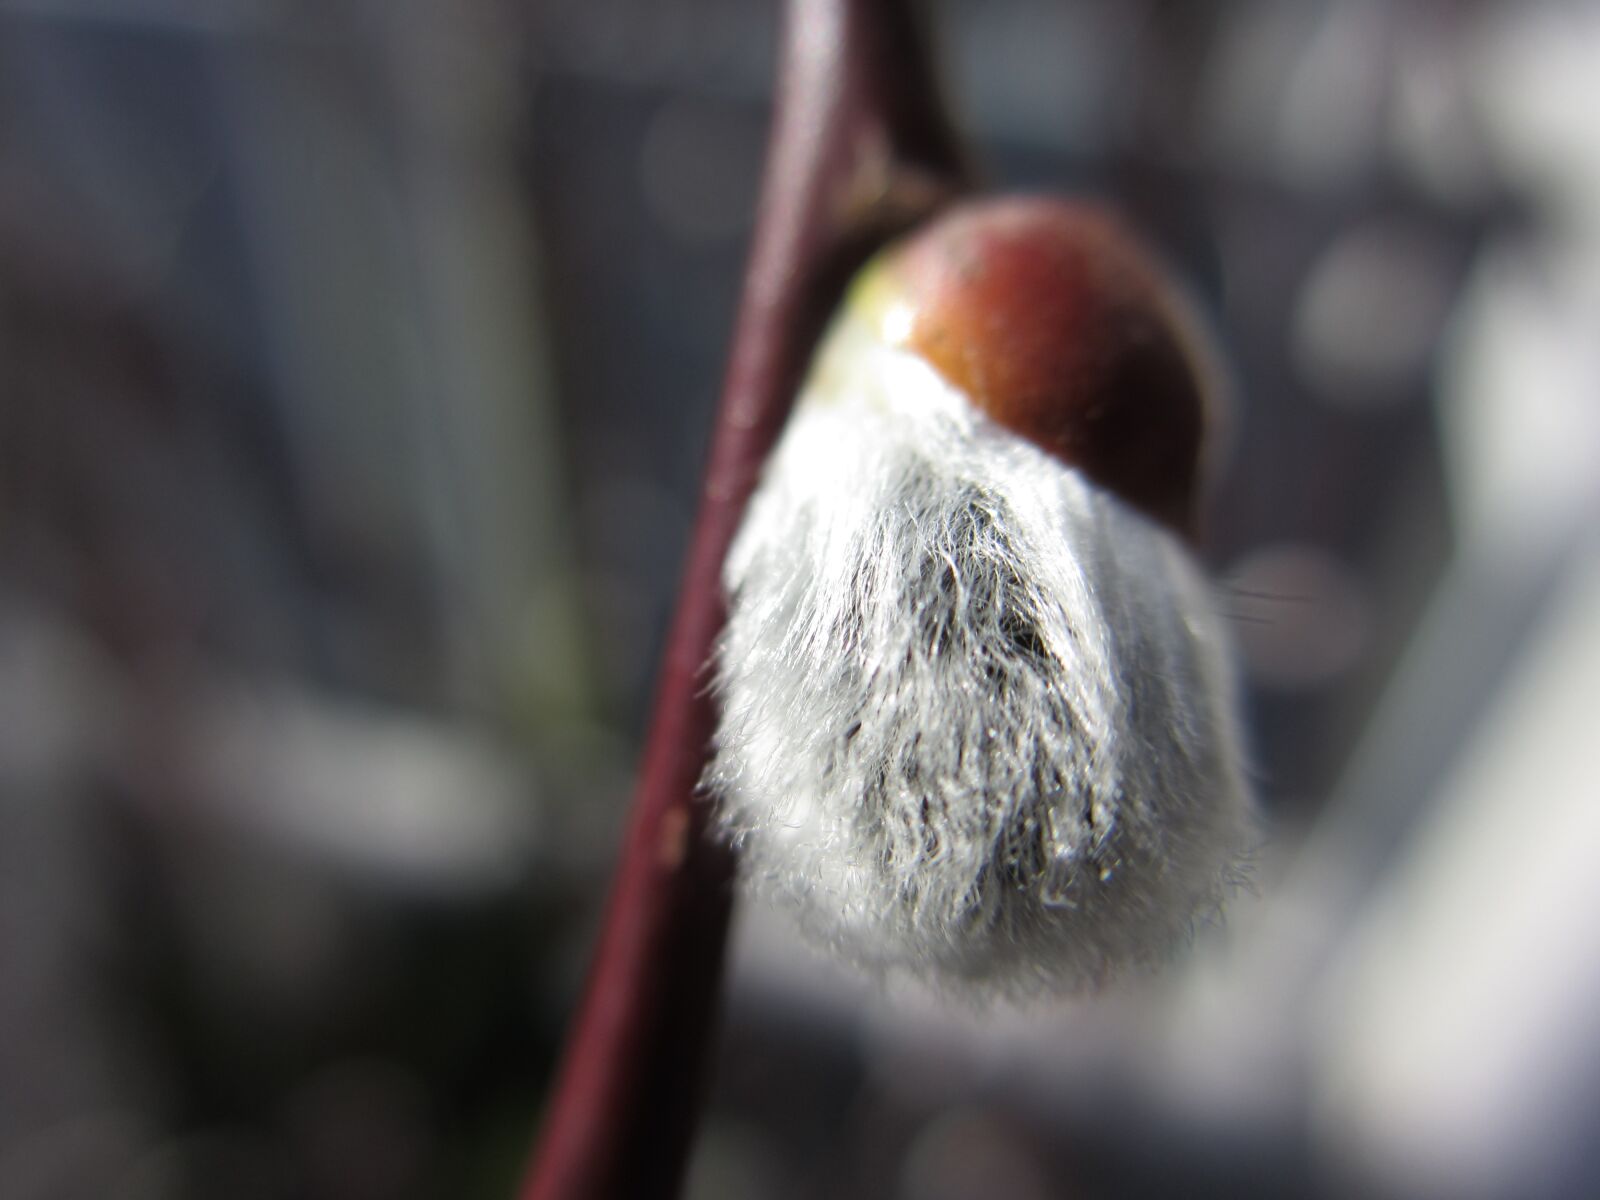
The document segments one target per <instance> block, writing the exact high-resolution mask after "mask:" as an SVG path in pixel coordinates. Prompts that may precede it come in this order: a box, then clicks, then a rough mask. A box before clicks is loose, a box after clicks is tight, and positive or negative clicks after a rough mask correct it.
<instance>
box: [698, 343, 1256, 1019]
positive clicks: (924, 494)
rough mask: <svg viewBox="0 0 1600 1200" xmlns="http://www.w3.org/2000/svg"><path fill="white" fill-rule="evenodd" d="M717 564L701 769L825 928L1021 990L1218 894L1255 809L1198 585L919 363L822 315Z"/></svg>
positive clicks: (801, 912) (754, 857) (1059, 979)
mask: <svg viewBox="0 0 1600 1200" xmlns="http://www.w3.org/2000/svg"><path fill="white" fill-rule="evenodd" d="M724 578H725V585H726V588H727V591H728V594H729V601H730V614H729V620H728V626H727V631H726V634H725V637H724V640H723V643H722V645H721V647H720V649H719V653H718V658H717V687H718V692H719V695H720V699H721V704H722V720H721V725H720V728H719V730H718V733H717V738H716V746H715V755H714V758H713V761H712V764H711V766H710V768H709V770H708V773H707V777H706V782H707V785H708V786H709V788H710V790H711V792H712V793H713V795H714V796H715V798H716V801H717V804H718V812H719V816H720V820H721V822H722V825H723V827H724V829H725V830H726V831H727V832H728V833H729V834H730V835H731V836H732V837H733V838H734V839H735V840H736V841H737V842H738V843H739V844H740V846H741V849H742V863H743V868H742V869H743V872H744V876H745V880H746V883H747V885H748V887H749V888H751V889H752V890H754V891H755V892H756V893H758V894H760V895H764V896H766V897H769V898H771V899H773V900H775V901H777V902H779V903H781V904H782V905H784V906H786V907H788V908H790V909H792V910H793V911H795V912H796V913H797V915H798V917H799V919H800V922H801V925H802V927H803V928H804V929H805V930H806V931H807V932H808V933H810V934H811V935H812V936H814V937H815V938H817V939H820V940H822V941H824V942H826V943H828V944H831V945H832V946H834V947H835V948H837V949H838V950H839V951H841V952H842V953H844V954H845V955H846V956H848V957H849V958H852V959H854V960H856V961H858V962H859V963H862V964H864V965H868V966H872V967H880V968H881V967H892V968H903V969H906V970H909V971H910V972H912V973H914V974H917V975H920V976H922V977H924V978H926V979H928V980H931V981H934V982H939V983H945V984H949V985H954V986H956V988H957V990H969V991H970V990H977V991H981V992H1000V993H1009V994H1013V995H1018V994H1026V993H1030V992H1034V991H1039V990H1043V989H1045V988H1051V987H1075V986H1079V985H1083V984H1088V983H1092V982H1095V981H1098V980H1100V979H1101V978H1103V977H1104V976H1105V975H1106V973H1107V972H1108V971H1109V970H1111V969H1112V968H1114V967H1116V966H1118V965H1121V964H1125V963H1129V962H1143V961H1151V960H1155V959H1159V958H1161V957H1163V956H1164V955H1165V954H1166V953H1167V952H1168V951H1169V950H1170V949H1171V948H1172V947H1173V946H1174V945H1175V944H1177V943H1180V942H1181V941H1182V940H1183V937H1184V935H1185V933H1186V932H1187V931H1188V930H1189V928H1190V927H1191V926H1192V924H1193V922H1194V920H1195V919H1196V917H1197V916H1199V915H1201V914H1203V913H1204V912H1205V911H1206V910H1208V909H1210V908H1212V907H1214V906H1215V904H1216V903H1217V901H1218V900H1219V899H1220V897H1221V895H1222V893H1223V891H1224V890H1225V888H1226V885H1227V883H1228V882H1229V880H1230V878H1231V877H1232V876H1233V874H1234V873H1235V869H1236V864H1237V863H1238V861H1239V857H1240V853H1241V849H1242V848H1243V846H1244V844H1245V840H1246V838H1247V836H1248V829H1249V826H1250V802H1249V799H1248V795H1247V789H1246V786H1245V784H1244V781H1243V774H1242V767H1241V755H1240V750H1239V747H1238V739H1237V734H1236V731H1235V727H1234V717H1233V707H1232V697H1231V680H1230V673H1229V670H1228V667H1227V660H1226V656H1225V655H1224V653H1223V650H1222V645H1221V643H1222V638H1221V633H1220V629H1219V627H1218V621H1217V618H1216V616H1215V614H1214V609H1213V604H1212V598H1211V594H1210V591H1209V588H1208V587H1207V585H1206V583H1205V581H1204V580H1203V579H1202V578H1201V576H1200V575H1199V573H1198V571H1197V569H1196V567H1195V566H1194V565H1193V564H1192V563H1191V561H1190V559H1189V556H1188V554H1187V553H1186V552H1185V550H1184V549H1183V547H1182V546H1181V545H1180V544H1179V543H1178V541H1177V540H1176V539H1175V538H1174V537H1173V536H1172V535H1170V534H1169V533H1168V532H1167V531H1166V530H1165V529H1163V528H1161V527H1159V526H1158V525H1156V524H1155V523H1154V522H1153V521H1151V520H1150V519H1148V518H1147V517H1145V516H1144V515H1142V514H1140V513H1138V512H1136V511H1135V510H1133V509H1132V508H1130V507H1129V506H1127V505H1126V504H1124V503H1123V502H1121V501H1120V500H1118V499H1117V498H1116V497H1114V496H1112V495H1110V494H1109V493H1107V492H1106V491H1104V490H1103V489H1101V488H1099V487H1097V486H1096V485H1094V484H1093V483H1090V482H1089V481H1088V480H1086V479H1085V478H1084V476H1082V475H1081V474H1080V473H1078V472H1077V471H1075V470H1073V469H1071V468H1068V467H1066V466H1063V465H1062V464H1061V463H1060V462H1059V461H1058V460H1056V459H1054V458H1052V457H1050V456H1049V455H1047V454H1045V453H1043V452H1042V451H1040V450H1039V449H1037V448H1036V447H1034V446H1033V445H1032V444H1031V443H1029V442H1027V441H1025V440H1023V439H1022V438H1019V437H1017V436H1016V435H1014V434H1012V433H1010V432H1009V431H1007V430H1004V429H1002V428H1001V427H999V426H997V425H996V424H994V423H993V422H992V421H991V420H989V419H988V418H987V417H985V416H984V415H982V414H981V413H979V412H978V411H977V410H975V409H974V408H972V406H971V405H970V404H968V402H967V401H966V400H965V398H964V397H963V396H962V395H961V394H960V393H958V392H957V391H955V390H953V389H952V388H951V387H950V386H949V385H948V384H946V383H945V382H944V381H943V380H942V379H941V378H940V377H939V376H938V375H937V374H936V373H935V372H934V371H933V369H932V368H930V367H929V366H928V365H927V364H926V363H925V362H923V361H922V360H921V359H919V358H916V357H914V356H913V355H910V354H908V353H905V352H903V351H899V350H895V349H891V348H889V347H886V346H884V345H883V344H882V343H880V342H878V341H876V340H875V339H873V338H872V337H871V336H870V335H868V334H867V333H866V332H865V331H864V329H863V328H862V327H861V326H860V325H858V324H855V323H853V322H851V321H849V320H848V319H847V320H845V321H844V322H842V323H841V324H840V325H839V326H838V327H836V329H835V330H834V332H833V333H832V334H831V335H830V339H829V343H828V345H827V346H826V347H825V349H824V353H823V356H822V358H821V359H820V360H819V363H818V366H817V367H816V369H815V370H814V371H813V374H812V378H811V380H810V381H809V382H808V384H807V388H806V392H805V394H804V395H803V396H802V398H801V401H800V404H799V406H798V407H797V409H796V411H795V414H794V416H793V418H792V419H791V421H790V424H789V427H788V428H787V430H786V431H785V433H784V435H783V438H782V440H781V442H780V444H779V445H778V447H777V449H776V451H775V452H774V455H773V457H772V459H771V461H770V463H769V464H768V466H767V469H766V474H765V476H764V479H763V482H762V484H761V486H760V488H759V489H758V491H757V493H756V495H755V497H754V499H753V501H752V503H751V505H750V508H749V511H748V513H747V515H746V517H745V522H744V525H743V527H742V529H741V531H740V533H739V536H738V538H737V540H736V542H735V544H734V546H733V549H732V552H731V554H730V556H729V558H728V562H727V566H726V570H725V576H724Z"/></svg>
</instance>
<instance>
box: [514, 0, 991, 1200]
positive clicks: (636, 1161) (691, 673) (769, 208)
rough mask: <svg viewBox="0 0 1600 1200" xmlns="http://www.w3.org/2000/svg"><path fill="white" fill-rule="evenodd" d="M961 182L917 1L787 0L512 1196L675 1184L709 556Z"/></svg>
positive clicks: (693, 1025)
mask: <svg viewBox="0 0 1600 1200" xmlns="http://www.w3.org/2000/svg"><path fill="white" fill-rule="evenodd" d="M966 178H967V172H966V169H965V165H964V161H963V157H962V155H961V152H960V151H959V149H958V146H957V142H956V139H955V137H954V135H953V134H952V132H951V129H950V126H949V124H948V122H947V121H946V119H945V115H944V111H943V108H942V105H941V102H940V99H939V96H938V92H937V89H936V88H935V86H934V77H933V72H932V70H931V67H930V64H929V59H928V54H927V50H926V46H925V44H924V41H923V37H922V31H921V29H920V27H919V24H918V22H917V20H916V17H915V14H914V13H913V11H912V0H790V2H789V3H788V5H787V7H786V14H785V24H784V39H783V48H782V51H781V54H780V78H779V81H778V91H777V103H776V112H775V117H774V124H773V132H772V139H771V143H770V149H769V153H768V161H767V166H766V174H765V178H764V183H763V188H762V195H761V202H760V208H759V211H758V217H757V225H756V233H755V239H754V243H753V245H752V249H751V255H750V261H749V266H748V269H747V272H746V275H745V282H744V291H743V297H742V300H741V303H740V308H739V315H738V321H737V325H736V327H735V331H734V337H733V346H732V351H731V355H730V358H729V364H728V371H727V377H726V382H725V385H724V389H723V395H722V403H721V408H720V410H719V414H718V417H717V422H716V426H715V430H714V433H713V440H712V445H711V451H710V456H709V460H708V467H707V470H706V475H705V481H704V487H703V490H702V494H701V501H700V509H699V514H698V518H697V520H696V523H695V529H694V535H693V540H692V543H691V546H690V549H689V554H688V559H687V563H686V565H685V568H684V573H683V579H682V583H681V587H680V591H679V600H678V607H677V613H676V617H675V620H674V622H673V625H672V629H671V632H670V634H669V636H668V640H667V646H666V651H665V655H664V659H663V662H662V665H661V672H660V680H659V683H658V686H657V693H656V702H655V708H654V715H653V718H652V722H651V727H650V732H649V736H648V740H647V743H646V747H645V752H644V757H643V764H642V768H641V771H640V776H639V783H638V790H637V792H636V794H635V799H634V807H633V812H632V816H631V818H630V823H629V827H628V831H627V834H626V838H625V842H624V845H623V848H622V853H621V858H620V861H619V863H618V866H617V870H616V876H615V881H614V884H613V888H612V893H611V898H610V904H609V908H608V911H607V916H606V920H605V925H604V929H603V931H602V934H601V938H600V943H599V947H598V949H597V951H596V954H595V960H594V965H593V968H592V970H591V974H590V977H589V982H588V986H587V989H586V992H585V995H584V998H583V1002H582V1004H581V1006H580V1008H579V1010H578V1013H577V1016H576V1018H575V1020H574V1023H573V1026H572V1029H571V1032H570V1034H569V1038H568V1042H567V1047H566V1051H565V1056H564V1059H563V1061H562V1064H561V1067H560V1071H559V1075H558V1078H557V1082H556V1085H555V1089H554V1091H553V1092H552V1095H551V1099H550V1101H549V1105H548V1108H547V1116H546V1120H545V1124H544V1128H543V1131H542V1134H541V1137H540V1141H539V1146H538V1150H537V1152H536V1154H535V1156H534V1158H533V1161H532V1165H531V1167H530V1169H529V1172H528V1175H527V1178H526V1180H525V1182H524V1185H523V1189H522V1193H521V1194H522V1200H579V1198H583V1200H603V1198H611V1197H618V1198H620V1197H628V1198H630V1200H632V1198H641V1197H642V1198H648V1197H670V1196H672V1195H674V1194H675V1193H676V1191H677V1187H678V1179H679V1176H680V1175H681V1172H682V1166H683V1161H684V1157H685V1154H686V1151H687V1146H688V1142H689V1135H690V1133H691V1130H692V1126H693V1122H694V1116H695V1111H696V1108H697V1107H698V1099H699V1093H700V1090H701V1080H702V1076H703V1064H704V1060H705V1057H706V1043H707V1041H708V1038H709V1035H710V1030H711V1025H712V1014H713V1011H714V1009H715V1002H716V995H717V987H718V980H719V976H720V974H721V965H722V957H723V947H724V942H725V939H726V930H727V923H728V916H729V912H730V908H731V887H730V883H731V879H732V876H733V870H734V863H733V859H732V855H731V852H730V851H729V850H728V849H727V848H726V847H725V846H722V845H720V844H718V843H717V841H716V840H715V839H714V838H713V837H711V836H710V835H709V832H708V830H707V813H706V808H705V805H704V803H703V801H702V800H701V799H700V798H699V797H698V796H697V794H696V786H697V783H698V781H699V778H700V775H701V772H702V770H703V768H704V763H705V758H706V753H707V749H708V745H709V742H710V738H711V734H712V730H713V726H714V720H715V714H714V701H713V698H712V697H711V696H710V695H709V692H708V689H707V675H706V670H705V668H706V665H707V663H708V662H709V660H710V658H711V654H712V649H713V646H714V644H715V642H716V639H717V636H718V634H719V632H720V630H721V628H722V624H723V620H724V610H723V599H722V593H721V587H720V575H721V569H722V562H723V559H724V557H725V556H726V554H727V550H728V545H729V543H730V542H731V540H732V538H733V534H734V531H735V529H736V527H737V525H738V521H739V518H740V515H741V513H742V512H743V510H744V506H745V503H746V501H747V500H748V499H749V496H750V493H751V490H752V489H753V487H754V485H755V482H756V479H757V476H758V475H759V473H760V469H761V464H762V463H763V461H764V460H765V458H766V456H767V453H768V451H769V450H770V449H771V448H772V445H773V443H774V442H775V440H776V438H777V436H778V432H779V430H780V429H781V428H782V425H783V422H784V419H785V417H786V416H787V414H788V410H789V407H790V404H791V403H792V401H793V398H794V395H795V392H796V390H797V388H798V386H799V384H800V380H801V377H802V374H803V372H804V370H805V367H806V363H807V360H808V358H809V357H810V354H811V350H812V348H813V346H814V344H815V342H816V340H817V338H818V336H819V334H820V333H821V330H822V328H823V326H824V324H825V323H826V321H827V319H828V316H829V314H830V313H831V312H832V310H833V308H834V306H835V304H836V303H837V301H838V299H839V296H840V293H841V292H842V290H843V287H844V285H845V282H846V281H847V280H848V278H849V277H850V275H851V274H853V273H854V271H855V270H856V269H857V267H859V266H860V264H861V263H862V262H863V261H864V260H865V259H866V257H867V256H868V255H870V254H871V253H872V252H873V251H874V250H875V249H877V248H878V247H879V246H880V245H881V244H882V243H883V242H884V241H886V240H887V239H888V238H890V237H892V236H893V235H895V234H897V233H899V232H901V231H903V230H904V229H906V228H907V227H908V226H910V225H911V224H913V223H914V222H916V221H918V220H920V219H922V218H924V217H926V216H928V215H929V214H930V213H932V212H933V211H934V210H935V209H937V208H938V207H939V206H940V205H941V204H943V203H944V202H945V201H946V200H947V199H949V198H950V197H951V196H952V195H954V194H955V193H956V192H957V191H959V190H960V189H961V188H962V186H963V184H964V181H965V180H966Z"/></svg>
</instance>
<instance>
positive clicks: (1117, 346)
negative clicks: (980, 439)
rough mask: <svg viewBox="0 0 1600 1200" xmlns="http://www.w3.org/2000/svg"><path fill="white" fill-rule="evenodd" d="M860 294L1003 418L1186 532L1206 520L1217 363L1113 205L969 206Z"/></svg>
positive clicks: (892, 260)
mask: <svg viewBox="0 0 1600 1200" xmlns="http://www.w3.org/2000/svg"><path fill="white" fill-rule="evenodd" d="M875 265H876V268H877V269H876V270H873V271H872V276H873V278H872V279H871V280H870V282H866V283H865V285H864V287H863V293H864V294H862V295H860V299H863V300H865V301H866V302H867V304H868V306H869V315H870V317H871V319H873V320H875V321H876V322H877V324H878V328H879V332H880V334H881V336H883V337H884V338H885V339H886V340H888V341H890V342H892V343H894V344H897V345H901V346H904V347H905V348H906V349H908V350H911V351H913V352H915V353H917V354H919V355H920V356H922V357H923V358H924V359H926V360H927V361H928V362H929V363H930V364H931V365H932V366H933V367H934V368H935V369H936V370H937V371H938V372H939V373H940V374H941V375H942V376H944V378H945V379H946V380H947V381H949V382H950V383H951V384H952V385H954V386H955V387H956V388H958V389H960V390H961V391H962V392H964V393H965V394H966V395H967V396H968V397H969V398H970V399H971V400H972V402H973V403H974V404H975V405H976V406H977V407H978V408H979V409H981V410H982V411H983V412H984V413H986V414H987V415H988V416H989V417H990V418H992V419H993V420H994V421H996V422H997V423H999V424H1000V425H1002V426H1005V427H1006V428H1008V429H1010V430H1013V431H1014V432H1016V433H1018V434H1020V435H1021V436H1023V437H1026V438H1028V439H1029V440H1030V441H1032V442H1033V443H1034V444H1036V445H1038V446H1039V447H1041V448H1042V449H1044V450H1046V451H1048V452H1049V453H1051V454H1053V455H1055V456H1056V457H1057V458H1059V459H1061V460H1062V461H1063V462H1065V463H1067V464H1069V465H1070V466H1073V467H1076V468H1078V469H1079V470H1081V471H1083V472H1084V474H1085V475H1087V476H1088V477H1089V478H1090V479H1092V480H1094V481H1095V482H1096V483H1098V484H1100V485H1101V486H1103V487H1105V488H1107V489H1108V490H1110V491H1112V492H1114V493H1115V494H1117V495H1118V496H1119V497H1121V498H1122V499H1123V500H1125V501H1127V502H1129V503H1131V504H1133V505H1134V506H1136V507H1137V508H1139V509H1141V510H1143V511H1144V512H1146V513H1148V514H1150V515H1151V516H1153V517H1155V518H1156V519H1158V520H1160V521H1162V522H1163V523H1165V524H1166V525H1168V526H1170V527H1171V528H1173V529H1175V530H1177V531H1178V532H1180V533H1184V534H1187V533H1189V532H1190V531H1191V529H1192V527H1193V508H1194V493H1195V487H1196V482H1197V475H1198V471H1199V459H1200V448H1201V440H1202V436H1203V434H1204V427H1205V424H1206V411H1207V404H1208V396H1207V391H1208V383H1209V376H1210V375H1211V371H1212V368H1211V361H1212V359H1211V356H1210V355H1209V354H1208V353H1207V351H1206V350H1205V339H1204V336H1203V333H1202V331H1201V330H1200V327H1199V323H1198V321H1197V320H1196V319H1195V317H1194V315H1193V314H1192V313H1191V311H1190V310H1189V308H1188V306H1187V304H1186V302H1185V301H1184V300H1183V299H1182V298H1181V297H1180V296H1179V295H1178V294H1177V293H1176V292H1175V290H1174V289H1173V288H1172V286H1171V285H1170V284H1169V283H1168V282H1167V279H1166V276H1165V274H1164V271H1163V269H1162V268H1161V267H1160V266H1159V265H1158V264H1157V262H1156V260H1155V258H1154V257H1153V255H1152V254H1151V253H1150V252H1149V251H1148V250H1146V249H1145V247H1144V245H1143V244H1142V243H1141V241H1140V240H1139V239H1138V238H1137V237H1136V236H1135V235H1134V234H1133V233H1132V232H1130V231H1129V230H1128V229H1127V228H1126V227H1125V226H1124V225H1123V224H1122V223H1121V222H1120V221H1118V220H1117V219H1116V218H1115V217H1113V216H1112V215H1111V214H1109V213H1108V212H1106V211H1105V210H1104V209H1102V208H1099V207H1098V206H1096V205H1094V204H1092V203H1087V202H1073V201H1065V200H1057V199H1047V198H1012V199H1002V200H989V201H979V202H975V203H970V204H964V205H961V206H958V207H956V208H954V209H952V210H950V211H949V212H947V213H946V214H945V215H943V216H941V217H939V218H938V219H936V220H935V221H934V222H932V223H931V224H930V225H928V226H926V227H925V228H924V229H922V230H921V231H919V232H918V233H916V234H913V235H912V236H911V237H909V238H908V239H906V240H905V241H903V242H901V243H899V244H898V245H896V246H894V247H891V248H890V249H889V250H888V251H887V252H886V254H885V256H884V258H883V259H882V260H881V261H880V262H879V263H878V264H875Z"/></svg>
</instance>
